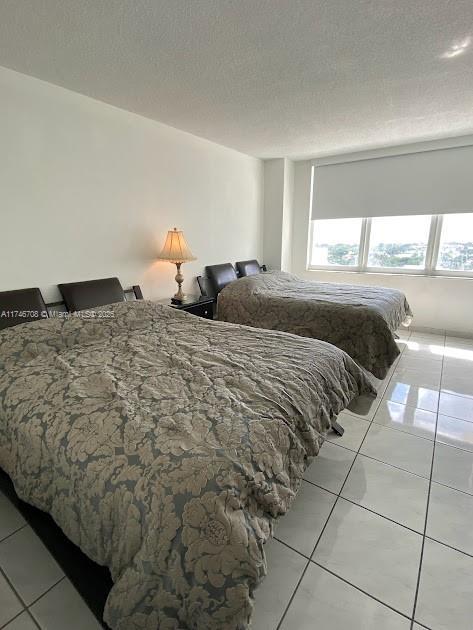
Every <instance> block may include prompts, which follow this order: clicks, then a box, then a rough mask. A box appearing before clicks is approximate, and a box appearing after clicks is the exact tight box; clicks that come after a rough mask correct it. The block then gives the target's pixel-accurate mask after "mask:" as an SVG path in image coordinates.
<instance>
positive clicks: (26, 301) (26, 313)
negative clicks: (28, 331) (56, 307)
mask: <svg viewBox="0 0 473 630" xmlns="http://www.w3.org/2000/svg"><path fill="white" fill-rule="evenodd" d="M47 316H48V311H47V309H46V304H45V303H44V300H43V296H42V295H41V291H40V290H39V289H38V287H34V288H32V289H18V290H16V291H2V292H0V330H3V329H4V328H9V327H10V326H17V325H18V324H24V323H25V322H33V321H35V320H37V319H43V318H45V317H47Z"/></svg>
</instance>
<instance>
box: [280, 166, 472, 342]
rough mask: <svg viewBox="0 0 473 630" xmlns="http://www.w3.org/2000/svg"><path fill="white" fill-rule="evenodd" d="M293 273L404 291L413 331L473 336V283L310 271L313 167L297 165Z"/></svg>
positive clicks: (312, 277) (330, 280) (388, 275)
mask: <svg viewBox="0 0 473 630" xmlns="http://www.w3.org/2000/svg"><path fill="white" fill-rule="evenodd" d="M294 183H295V191H294V207H293V211H294V222H293V243H292V245H293V255H292V272H293V273H295V274H296V275H298V276H300V277H303V278H306V279H309V280H317V281H322V282H345V283H350V284H374V285H378V286H385V287H390V288H394V289H399V290H401V291H404V292H405V294H406V296H407V298H408V300H409V303H410V304H411V306H412V310H413V312H414V321H413V324H412V325H413V327H418V328H435V329H440V330H449V331H452V332H458V333H460V334H461V333H468V334H470V335H471V334H472V333H473V280H471V279H466V278H444V277H442V278H440V277H435V278H434V277H427V276H409V275H404V274H402V275H401V274H377V273H376V274H375V273H358V272H337V271H312V270H310V271H309V270H307V248H308V237H309V217H310V213H311V190H312V163H311V162H310V161H305V162H297V163H296V165H295V177H294Z"/></svg>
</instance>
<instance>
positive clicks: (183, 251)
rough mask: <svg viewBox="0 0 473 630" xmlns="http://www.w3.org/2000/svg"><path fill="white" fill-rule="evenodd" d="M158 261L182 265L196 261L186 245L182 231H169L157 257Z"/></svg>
mask: <svg viewBox="0 0 473 630" xmlns="http://www.w3.org/2000/svg"><path fill="white" fill-rule="evenodd" d="M158 260H167V261H168V262H171V263H183V262H189V261H190V260H196V257H195V256H194V255H193V254H192V252H191V250H190V249H189V246H188V245H187V243H186V239H185V238H184V234H183V233H182V230H177V229H176V228H174V229H173V230H169V232H168V235H167V237H166V242H165V243H164V247H163V249H162V250H161V253H160V254H159V256H158Z"/></svg>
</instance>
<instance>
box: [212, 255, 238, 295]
mask: <svg viewBox="0 0 473 630" xmlns="http://www.w3.org/2000/svg"><path fill="white" fill-rule="evenodd" d="M205 273H206V275H207V278H208V280H209V284H210V286H211V288H212V290H213V293H214V295H218V294H219V293H220V291H221V290H222V289H223V288H224V287H226V286H227V284H230V282H233V281H234V280H237V279H238V276H237V274H236V271H235V269H234V267H233V265H232V264H231V263H223V264H222V265H209V266H207V267H206V268H205Z"/></svg>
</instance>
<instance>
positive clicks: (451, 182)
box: [312, 146, 473, 219]
mask: <svg viewBox="0 0 473 630" xmlns="http://www.w3.org/2000/svg"><path fill="white" fill-rule="evenodd" d="M313 193H314V194H313V207H312V218H313V219H332V218H348V217H375V216H396V215H405V214H445V213H450V212H472V211H473V146H467V147H456V148H450V149H440V150H434V151H425V152H422V153H411V154H406V155H398V156H389V157H381V158H372V159H367V160H359V161H355V162H344V163H341V164H330V165H327V166H316V167H315V172H314V191H313Z"/></svg>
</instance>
